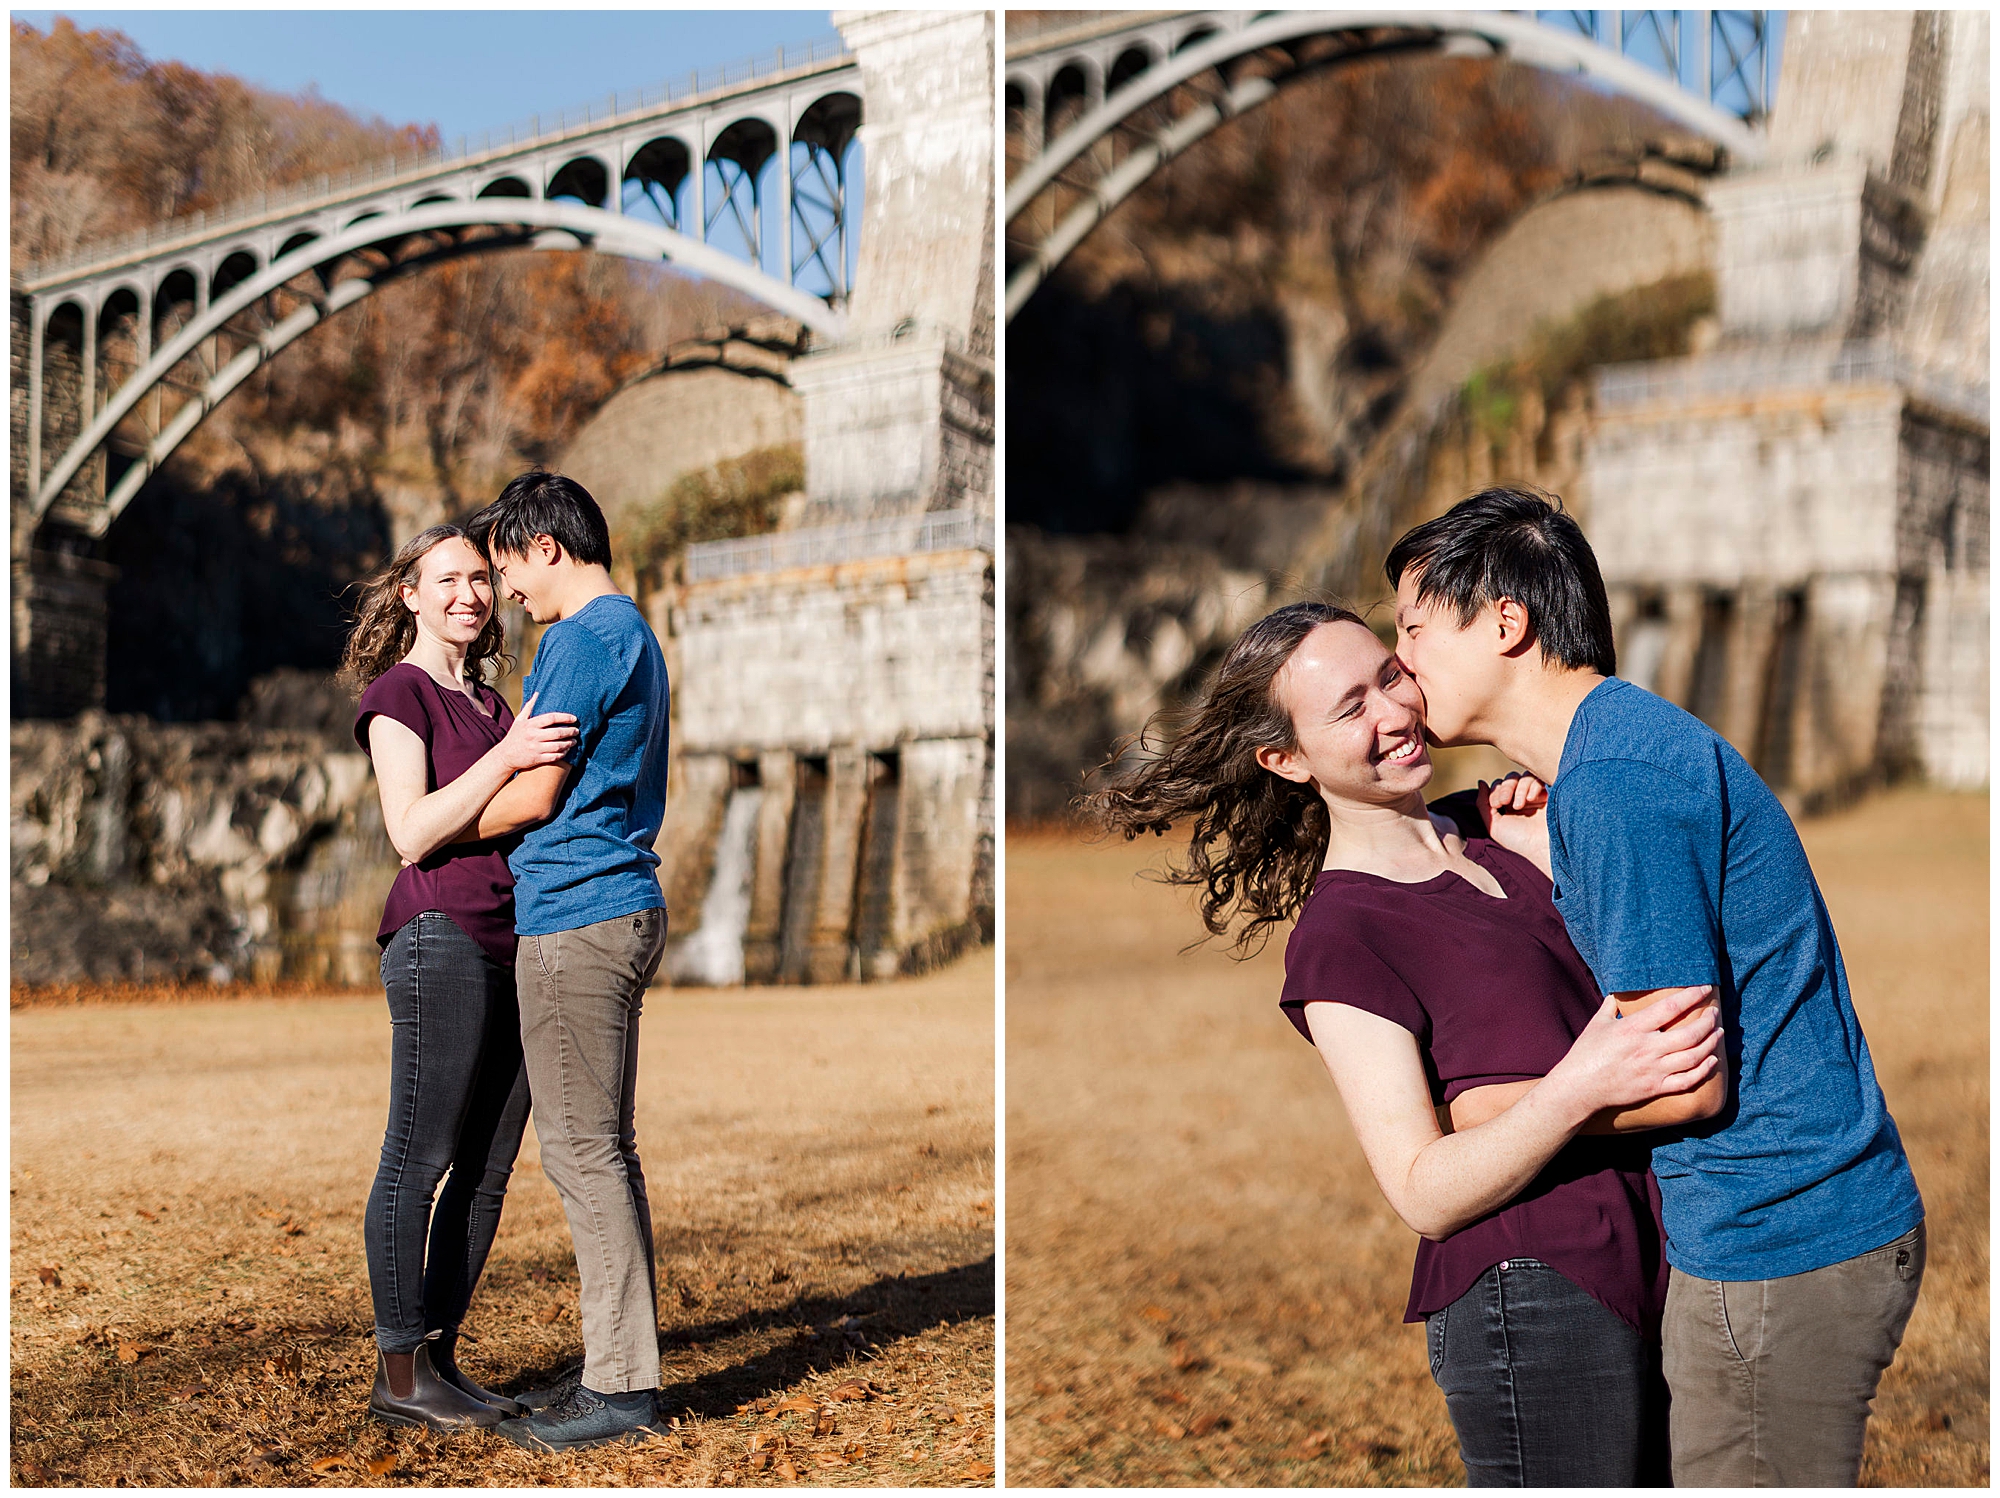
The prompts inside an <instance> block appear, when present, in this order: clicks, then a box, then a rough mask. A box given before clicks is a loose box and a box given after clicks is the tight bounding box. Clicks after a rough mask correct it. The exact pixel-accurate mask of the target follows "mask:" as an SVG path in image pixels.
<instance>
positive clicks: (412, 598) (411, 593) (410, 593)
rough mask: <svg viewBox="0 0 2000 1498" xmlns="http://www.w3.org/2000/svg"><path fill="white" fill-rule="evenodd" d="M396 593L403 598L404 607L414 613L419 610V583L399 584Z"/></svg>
mask: <svg viewBox="0 0 2000 1498" xmlns="http://www.w3.org/2000/svg"><path fill="white" fill-rule="evenodd" d="M396 595H397V596H398V597H399V598H401V599H402V600H403V607H404V608H406V609H408V610H409V611H410V612H411V613H413V614H414V613H416V612H417V585H416V584H415V583H400V584H398V585H397V588H396Z"/></svg>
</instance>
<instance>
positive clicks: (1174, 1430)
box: [1153, 1420, 1187, 1441]
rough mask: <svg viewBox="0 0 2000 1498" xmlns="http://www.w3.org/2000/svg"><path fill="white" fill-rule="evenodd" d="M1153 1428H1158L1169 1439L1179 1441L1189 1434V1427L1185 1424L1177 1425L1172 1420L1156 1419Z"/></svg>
mask: <svg viewBox="0 0 2000 1498" xmlns="http://www.w3.org/2000/svg"><path fill="white" fill-rule="evenodd" d="M1153 1429H1154V1430H1157V1431H1158V1432H1159V1433H1160V1434H1161V1435H1163V1436H1165V1437H1166V1438H1167V1439H1168V1440H1169V1441H1178V1440H1180V1439H1181V1438H1182V1437H1183V1436H1185V1435H1186V1434H1187V1427H1186V1426H1185V1425H1176V1424H1174V1422H1173V1421H1171V1420H1155V1421H1154V1422H1153Z"/></svg>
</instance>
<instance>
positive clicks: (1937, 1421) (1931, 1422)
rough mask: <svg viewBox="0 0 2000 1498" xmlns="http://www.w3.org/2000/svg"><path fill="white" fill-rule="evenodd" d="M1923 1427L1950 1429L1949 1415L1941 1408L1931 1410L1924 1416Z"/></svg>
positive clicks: (1926, 1428) (1927, 1428) (1928, 1428)
mask: <svg viewBox="0 0 2000 1498" xmlns="http://www.w3.org/2000/svg"><path fill="white" fill-rule="evenodd" d="M1924 1429H1925V1430H1950V1429H1951V1416H1949V1415H1947V1414H1946V1413H1945V1412H1944V1411H1943V1410H1932V1411H1931V1412H1930V1413H1929V1414H1928V1415H1926V1416H1924Z"/></svg>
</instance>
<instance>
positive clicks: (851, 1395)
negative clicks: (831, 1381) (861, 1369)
mask: <svg viewBox="0 0 2000 1498" xmlns="http://www.w3.org/2000/svg"><path fill="white" fill-rule="evenodd" d="M821 1397H822V1398H824V1399H825V1400H826V1401H827V1403H829V1404H835V1403H838V1402H839V1401H841V1400H844V1399H866V1398H868V1385H866V1384H864V1383H863V1382H861V1380H860V1379H858V1378H851V1379H849V1380H848V1381H847V1382H846V1383H844V1384H840V1385H838V1386H837V1387H835V1388H832V1389H829V1390H827V1392H826V1393H825V1394H824V1395H822V1396H821Z"/></svg>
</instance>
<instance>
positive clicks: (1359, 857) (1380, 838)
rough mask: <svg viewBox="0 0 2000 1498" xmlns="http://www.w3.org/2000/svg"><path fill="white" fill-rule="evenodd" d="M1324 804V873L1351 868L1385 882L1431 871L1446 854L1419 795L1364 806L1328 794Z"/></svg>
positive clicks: (1324, 795)
mask: <svg viewBox="0 0 2000 1498" xmlns="http://www.w3.org/2000/svg"><path fill="white" fill-rule="evenodd" d="M1320 799H1321V800H1322V801H1323V802H1324V803H1325V804H1326V814H1327V822H1328V836H1327V845H1326V859H1325V861H1324V862H1323V863H1322V864H1321V867H1322V868H1327V869H1355V870H1358V871H1359V872H1361V873H1364V874H1380V875H1382V876H1383V877H1385V878H1390V879H1408V878H1409V877H1410V876H1411V875H1412V874H1421V873H1424V872H1429V871H1435V869H1436V868H1437V866H1438V865H1439V864H1440V863H1441V862H1443V860H1444V859H1445V858H1447V857H1448V856H1449V853H1448V850H1447V849H1446V847H1445V844H1444V839H1443V837H1442V836H1440V835H1439V833H1438V830H1437V827H1436V825H1435V824H1434V823H1433V822H1432V821H1431V818H1430V813H1429V811H1427V810H1426V809H1425V807H1424V798H1423V795H1422V794H1421V793H1420V792H1417V791H1412V792H1411V793H1410V794H1409V795H1408V796H1406V797H1405V798H1403V799H1402V800H1400V801H1394V802H1389V803H1386V804H1383V805H1370V804H1364V803H1362V802H1358V801H1346V800H1342V799H1340V798H1339V797H1335V796H1329V795H1327V794H1326V793H1325V792H1324V791H1322V792H1321V793H1320Z"/></svg>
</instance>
